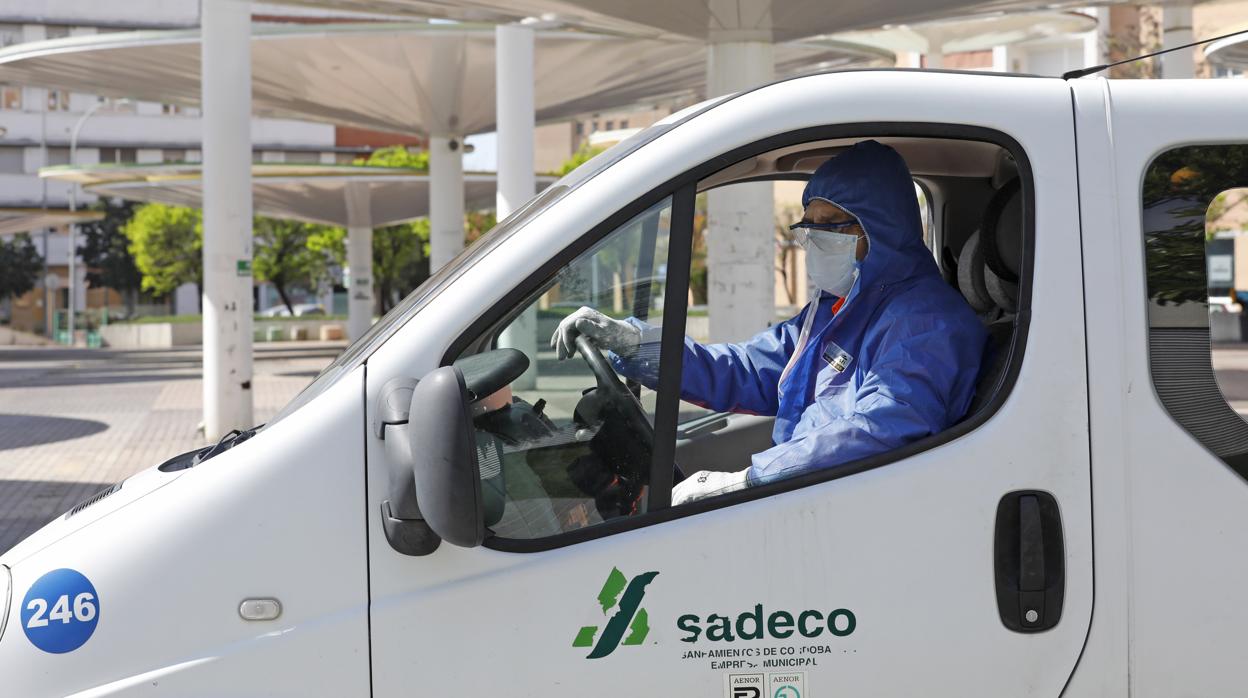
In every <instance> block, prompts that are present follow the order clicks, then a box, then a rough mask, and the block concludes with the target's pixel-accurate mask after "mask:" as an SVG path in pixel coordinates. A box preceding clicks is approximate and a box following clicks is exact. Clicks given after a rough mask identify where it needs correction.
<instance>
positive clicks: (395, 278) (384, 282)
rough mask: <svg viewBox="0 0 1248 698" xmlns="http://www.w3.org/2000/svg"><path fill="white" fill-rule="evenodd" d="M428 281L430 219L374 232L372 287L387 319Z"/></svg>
mask: <svg viewBox="0 0 1248 698" xmlns="http://www.w3.org/2000/svg"><path fill="white" fill-rule="evenodd" d="M427 278H429V219H428V218H420V219H417V220H415V221H412V222H411V223H403V224H401V225H388V226H386V227H384V228H377V229H376V230H374V231H373V287H374V289H375V290H376V294H377V299H378V301H379V302H380V304H381V308H380V311H381V314H382V315H385V314H386V312H388V311H389V310H390V308H391V306H393V305H394V303H395V302H397V300H398V299H399V298H402V297H403V296H406V295H407V294H408V293H411V292H412V290H414V289H415V288H416V287H417V286H419V285H420V284H421V283H422V282H424V280H425V279H427Z"/></svg>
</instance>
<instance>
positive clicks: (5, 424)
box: [0, 413, 108, 451]
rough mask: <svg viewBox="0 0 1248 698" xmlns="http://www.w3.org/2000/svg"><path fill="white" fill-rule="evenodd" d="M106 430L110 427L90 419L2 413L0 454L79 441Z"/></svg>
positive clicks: (0, 414) (0, 421)
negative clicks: (12, 450) (8, 450)
mask: <svg viewBox="0 0 1248 698" xmlns="http://www.w3.org/2000/svg"><path fill="white" fill-rule="evenodd" d="M105 429H108V425H107V424H105V423H104V422H96V421H94V420H90V419H73V418H71V417H45V416H42V415H33V414H5V413H0V451H4V450H7V449H11V448H25V447H27V446H38V445H40V444H50V443H56V442H58V441H68V440H70V439H78V438H82V437H84V436H90V435H92V434H98V433H100V432H101V431H104V430H105Z"/></svg>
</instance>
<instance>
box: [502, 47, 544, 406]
mask: <svg viewBox="0 0 1248 698" xmlns="http://www.w3.org/2000/svg"><path fill="white" fill-rule="evenodd" d="M494 37H495V49H494V60H495V64H494V71H495V84H496V93H495V99H496V108H497V110H498V119H497V121H498V196H497V200H496V203H497V208H498V220H500V221H501V220H503V219H504V218H506V217H507V216H509V215H511V213H512V212H513V211H515V210H516V209H518V208H520V206H522V205H523V204H524V202H526V201H528V200H529V199H530V198H532V197H533V193H534V190H535V189H536V186H537V180H536V177H534V175H533V134H534V131H535V129H536V127H537V126H536V118H537V117H536V114H535V111H534V109H535V108H534V101H533V30H532V29H530V28H528V27H524V26H520V25H515V24H510V25H500V26H498V27H496V28H495V29H494ZM498 345H499V346H500V347H511V348H513V349H519V350H520V351H522V352H524V354H525V355H526V356H528V357H529V358H530V359H532V361H530V362H529V368H528V370H526V371H525V372H524V374H523V375H521V376H520V377H519V378H517V379H516V380H515V381H514V382H512V388H513V389H517V390H531V389H533V388H534V387H536V385H537V370H536V368H537V361H536V359H537V347H538V341H537V309H536V308H530V309H529V310H527V311H526V312H524V313H522V314H521V315H520V317H518V318H516V320H515V321H514V322H512V324H511V325H510V326H509V327H508V328H507V329H506V330H504V331H503V333H502V335H501V336H500V337H499V338H498Z"/></svg>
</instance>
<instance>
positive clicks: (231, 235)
mask: <svg viewBox="0 0 1248 698" xmlns="http://www.w3.org/2000/svg"><path fill="white" fill-rule="evenodd" d="M200 12H201V15H200V18H201V19H200V22H201V26H202V33H203V38H202V44H201V52H202V55H201V59H202V60H201V65H202V66H203V67H202V77H201V81H202V87H201V89H202V91H203V95H202V101H203V118H202V124H203V126H202V128H203V139H204V170H203V181H204V247H203V256H204V289H203V292H204V295H203V310H204V436H205V437H207V438H208V439H210V440H216V439H217V438H219V437H221V436H222V435H224V434H225V433H226V432H228V431H229V430H231V429H246V428H249V427H251V426H252V425H253V423H254V421H255V420H254V419H253V418H252V392H251V378H252V375H251V372H252V365H251V362H252V357H251V325H252V320H251V318H252V307H251V305H252V303H251V283H252V281H251V244H252V229H251V5H250V3H246V2H235V1H232V0H214V1H213V2H205V3H202V4H201V9H200Z"/></svg>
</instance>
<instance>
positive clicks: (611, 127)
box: [603, 121, 615, 131]
mask: <svg viewBox="0 0 1248 698" xmlns="http://www.w3.org/2000/svg"><path fill="white" fill-rule="evenodd" d="M603 129H604V130H606V131H614V130H615V122H614V121H608V122H607V123H606V125H605V126H604V127H603Z"/></svg>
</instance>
